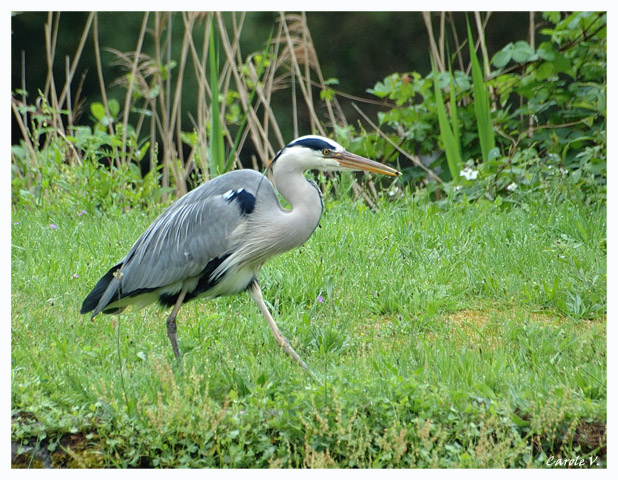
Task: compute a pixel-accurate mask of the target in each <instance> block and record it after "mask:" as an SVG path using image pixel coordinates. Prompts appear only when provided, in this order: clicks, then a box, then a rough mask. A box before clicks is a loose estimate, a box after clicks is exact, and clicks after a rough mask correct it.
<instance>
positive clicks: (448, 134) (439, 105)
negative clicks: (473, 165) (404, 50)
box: [432, 60, 463, 181]
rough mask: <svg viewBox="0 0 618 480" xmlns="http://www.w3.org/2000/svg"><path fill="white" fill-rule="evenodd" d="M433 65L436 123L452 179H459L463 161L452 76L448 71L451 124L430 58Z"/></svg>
mask: <svg viewBox="0 0 618 480" xmlns="http://www.w3.org/2000/svg"><path fill="white" fill-rule="evenodd" d="M432 67H433V86H434V91H435V95H436V109H437V110H438V123H439V125H440V138H441V139H442V143H443V145H444V152H445V154H446V162H447V164H448V169H449V172H450V173H451V177H452V179H453V180H454V181H457V180H458V179H459V172H460V171H461V169H462V166H463V161H462V158H461V148H460V145H459V129H458V127H457V108H456V106H455V108H453V104H454V103H455V100H454V90H453V76H452V74H451V73H450V72H449V76H450V79H449V81H450V85H451V122H452V124H453V127H451V124H450V123H449V120H448V116H447V114H446V108H445V107H444V100H443V98H442V91H441V90H440V85H439V82H438V71H437V69H436V68H435V64H434V62H433V60H432Z"/></svg>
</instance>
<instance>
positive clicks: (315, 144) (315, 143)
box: [271, 135, 401, 176]
mask: <svg viewBox="0 0 618 480" xmlns="http://www.w3.org/2000/svg"><path fill="white" fill-rule="evenodd" d="M271 166H272V167H273V168H277V169H278V168H281V167H287V168H291V169H301V170H312V169H316V170H323V171H338V170H364V171H368V172H375V173H381V174H383V175H390V176H397V175H401V172H398V171H397V170H395V169H394V168H391V167H388V166H386V165H382V164H381V163H378V162H374V161H373V160H369V159H368V158H364V157H361V156H360V155H356V154H354V153H351V152H348V151H346V150H345V148H343V147H342V146H341V145H339V144H338V143H337V142H334V141H332V140H330V139H328V138H325V137H320V136H318V135H306V136H304V137H300V138H297V139H296V140H294V141H292V142H290V143H289V144H288V145H286V146H285V147H284V148H283V149H282V150H281V151H280V152H279V153H278V154H277V155H276V156H275V158H274V159H273V161H272V162H271Z"/></svg>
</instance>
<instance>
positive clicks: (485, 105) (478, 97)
mask: <svg viewBox="0 0 618 480" xmlns="http://www.w3.org/2000/svg"><path fill="white" fill-rule="evenodd" d="M468 45H469V47H470V62H471V63H472V84H473V86H472V88H473V92H474V114H475V116H476V125H477V128H478V132H479V142H480V144H481V153H482V155H483V161H484V162H486V161H487V159H488V158H489V152H490V151H491V150H492V149H493V148H494V147H495V146H496V142H495V139H494V130H493V123H492V121H491V108H490V105H489V93H488V89H487V83H486V82H485V78H484V76H483V71H482V70H481V65H480V63H479V59H478V57H477V55H476V51H475V49H474V41H473V39H472V32H471V31H470V24H469V23H468Z"/></svg>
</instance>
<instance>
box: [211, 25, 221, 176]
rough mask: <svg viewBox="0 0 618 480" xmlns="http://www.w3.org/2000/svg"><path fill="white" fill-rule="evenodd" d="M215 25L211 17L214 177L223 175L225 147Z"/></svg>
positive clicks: (212, 158) (212, 165) (212, 172)
mask: <svg viewBox="0 0 618 480" xmlns="http://www.w3.org/2000/svg"><path fill="white" fill-rule="evenodd" d="M215 42H216V39H215V23H214V21H213V20H212V17H211V26H210V42H209V44H208V65H209V67H210V89H211V92H212V99H211V105H210V112H211V115H210V142H209V145H210V148H209V157H210V175H211V176H212V177H216V176H217V175H221V174H222V173H225V145H224V144H223V126H222V125H221V109H220V106H219V102H220V100H219V49H218V48H217V45H216V44H215Z"/></svg>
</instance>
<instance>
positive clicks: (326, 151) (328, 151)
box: [322, 148, 330, 157]
mask: <svg viewBox="0 0 618 480" xmlns="http://www.w3.org/2000/svg"><path fill="white" fill-rule="evenodd" d="M322 155H324V156H325V157H328V156H329V155H330V150H329V149H328V148H325V149H324V150H322Z"/></svg>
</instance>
